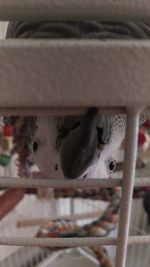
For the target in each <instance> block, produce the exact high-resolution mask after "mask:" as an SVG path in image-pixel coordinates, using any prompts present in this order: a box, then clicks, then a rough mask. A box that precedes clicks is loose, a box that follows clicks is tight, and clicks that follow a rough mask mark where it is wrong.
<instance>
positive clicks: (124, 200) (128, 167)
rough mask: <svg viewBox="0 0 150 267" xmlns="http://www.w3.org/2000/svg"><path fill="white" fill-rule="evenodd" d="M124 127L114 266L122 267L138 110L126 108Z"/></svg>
mask: <svg viewBox="0 0 150 267" xmlns="http://www.w3.org/2000/svg"><path fill="white" fill-rule="evenodd" d="M126 128H127V129H126V143H125V159H124V171H123V184H122V197H121V207H120V218H119V226H118V240H117V252H116V267H124V266H125V261H126V253H127V240H128V233H129V222H130V214H131V205H132V195H133V187H134V178H135V168H136V156H137V138H138V129H139V112H138V111H137V110H134V109H128V114H127V127H126Z"/></svg>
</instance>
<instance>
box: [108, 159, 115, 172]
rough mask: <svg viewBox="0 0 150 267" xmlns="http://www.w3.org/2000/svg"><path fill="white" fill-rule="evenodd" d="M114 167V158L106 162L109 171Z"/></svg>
mask: <svg viewBox="0 0 150 267" xmlns="http://www.w3.org/2000/svg"><path fill="white" fill-rule="evenodd" d="M115 168H116V160H111V161H109V163H108V170H109V172H113V171H114V170H115Z"/></svg>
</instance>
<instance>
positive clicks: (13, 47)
mask: <svg viewBox="0 0 150 267" xmlns="http://www.w3.org/2000/svg"><path fill="white" fill-rule="evenodd" d="M0 58H1V60H0V79H1V93H0V107H1V108H5V109H6V108H8V109H9V108H15V109H16V111H17V108H21V110H22V109H23V108H25V109H26V110H27V109H28V108H29V109H30V108H31V109H32V110H33V109H34V108H44V109H45V108H50V107H51V108H58V107H59V108H69V107H71V108H81V107H82V108H87V107H89V106H90V107H91V106H93V107H94V106H96V107H101V108H104V107H105V108H106V107H109V108H110V107H127V106H140V105H142V106H144V107H145V106H149V103H150V94H149V68H150V64H149V62H150V41H149V40H147V41H143V40H140V41H139V42H138V41H137V40H132V41H130V40H128V41H127V40H122V41H121V40H110V41H109V40H108V41H107V42H104V41H100V40H6V41H1V42H0ZM18 58H19V60H18ZM41 62H42V64H41ZM81 62H82V64H81ZM31 70H32V71H31ZM100 74H101V75H100ZM66 77H67V78H66ZM98 85H99V86H98ZM85 88H86V90H85ZM91 88H92V90H91ZM110 88H111V90H110ZM141 88H142V90H141ZM22 92H23V93H22ZM99 92H100V93H99ZM12 95H13V98H12ZM102 96H103V97H102ZM28 114H29V113H28ZM34 114H35V113H34ZM31 115H32V114H31Z"/></svg>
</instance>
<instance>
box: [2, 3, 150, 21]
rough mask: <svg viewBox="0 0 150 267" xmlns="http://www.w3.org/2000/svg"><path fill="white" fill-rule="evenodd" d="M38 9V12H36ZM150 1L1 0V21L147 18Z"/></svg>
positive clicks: (149, 10) (149, 16) (148, 16)
mask: <svg viewBox="0 0 150 267" xmlns="http://www.w3.org/2000/svg"><path fill="white" fill-rule="evenodd" d="M35 8H36V12H35ZM149 18H150V5H149V0H142V1H140V0H126V1H124V0H115V1H113V0H107V1H106V0H101V1H99V0H95V1H93V2H92V3H91V1H90V0H82V1H80V0H76V1H74V0H57V1H56V0H49V1H47V0H26V1H19V0H13V1H1V3H0V19H1V20H23V19H32V20H33V19H34V20H37V19H38V20H40V19H41V20H42V19H44V20H49V19H50V20H55V21H56V20H81V19H82V20H85V19H94V20H110V21H112V20H131V19H132V20H138V21H139V20H146V19H147V20H148V19H149Z"/></svg>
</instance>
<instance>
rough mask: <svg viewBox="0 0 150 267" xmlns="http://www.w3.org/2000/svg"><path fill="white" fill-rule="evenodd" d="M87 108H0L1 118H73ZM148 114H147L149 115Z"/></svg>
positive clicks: (111, 111)
mask: <svg viewBox="0 0 150 267" xmlns="http://www.w3.org/2000/svg"><path fill="white" fill-rule="evenodd" d="M86 111H87V108H71V107H68V108H65V107H64V108H55V107H54V108H44V107H43V108H20V107H19V108H1V107H0V115H1V116H19V115H20V116H71V115H72V116H73V115H84V114H85V113H86ZM125 112H126V110H125V108H115V107H112V108H99V114H107V115H115V114H123V113H125ZM149 113H150V112H148V114H149Z"/></svg>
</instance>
